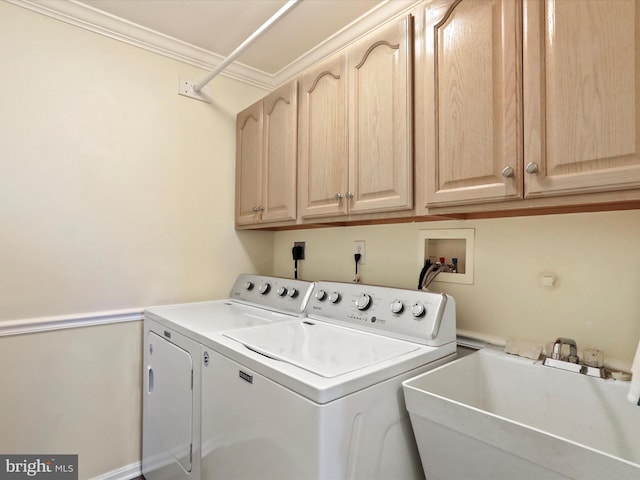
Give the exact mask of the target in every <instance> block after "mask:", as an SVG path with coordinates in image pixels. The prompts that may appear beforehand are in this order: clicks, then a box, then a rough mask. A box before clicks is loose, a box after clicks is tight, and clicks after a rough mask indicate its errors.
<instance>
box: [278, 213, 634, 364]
mask: <svg viewBox="0 0 640 480" xmlns="http://www.w3.org/2000/svg"><path fill="white" fill-rule="evenodd" d="M441 228H474V229H475V282H474V284H473V285H460V284H451V283H443V282H435V283H434V284H433V285H432V288H431V289H432V290H441V291H445V292H447V293H450V294H452V295H453V296H454V297H455V299H456V302H457V307H458V310H457V311H458V318H457V320H458V328H461V329H465V330H469V331H472V332H476V333H480V334H482V335H484V336H489V337H491V336H496V337H502V338H508V337H516V338H520V339H525V340H531V341H535V342H538V343H545V342H548V341H552V340H555V338H556V337H559V336H566V337H571V338H574V339H575V340H576V341H577V342H578V346H579V348H580V349H583V348H598V349H600V350H603V351H604V353H605V358H606V361H607V362H608V363H609V364H613V365H616V366H618V368H620V367H626V368H628V367H629V365H630V363H631V361H632V359H633V354H634V352H635V347H636V346H637V345H638V339H639V338H640V245H639V244H638V239H639V238H640V211H638V210H630V211H624V212H603V213H585V214H568V215H551V216H540V217H521V218H504V219H491V220H473V221H471V220H468V221H438V222H425V223H407V224H395V225H378V226H360V227H335V228H327V229H316V230H304V231H283V232H277V233H276V234H275V259H274V273H275V274H276V275H281V276H291V275H292V272H293V262H292V260H291V247H292V245H293V242H294V241H305V242H306V252H305V257H306V258H305V260H304V261H301V262H300V263H299V267H298V268H299V275H300V277H301V278H303V279H309V280H319V279H326V280H336V281H347V282H349V281H351V280H352V279H353V271H354V262H353V241H354V240H365V241H366V257H367V263H366V265H363V266H361V267H360V269H359V273H360V274H361V279H362V281H363V282H365V283H373V284H380V285H388V286H395V287H402V288H416V287H417V283H418V273H419V271H420V266H421V265H420V264H419V261H418V234H419V231H420V230H421V229H441ZM543 272H553V273H555V274H556V275H557V276H558V278H559V282H560V283H559V286H558V288H555V289H552V290H549V289H547V288H544V287H542V286H540V284H539V276H540V274H541V273H543Z"/></svg>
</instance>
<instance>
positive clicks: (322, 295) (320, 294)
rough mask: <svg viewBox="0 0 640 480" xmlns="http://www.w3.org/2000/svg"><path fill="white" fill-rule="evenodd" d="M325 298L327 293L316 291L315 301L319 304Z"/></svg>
mask: <svg viewBox="0 0 640 480" xmlns="http://www.w3.org/2000/svg"><path fill="white" fill-rule="evenodd" d="M326 296H327V292H325V291H324V290H322V289H320V290H318V291H317V292H316V294H315V297H316V300H318V301H320V302H321V301H323V300H324V299H325V298H326Z"/></svg>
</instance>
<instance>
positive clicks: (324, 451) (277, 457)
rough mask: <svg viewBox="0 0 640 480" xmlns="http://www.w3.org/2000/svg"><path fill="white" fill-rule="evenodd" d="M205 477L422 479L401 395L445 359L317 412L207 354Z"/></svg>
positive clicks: (313, 405)
mask: <svg viewBox="0 0 640 480" xmlns="http://www.w3.org/2000/svg"><path fill="white" fill-rule="evenodd" d="M208 352H209V353H210V358H209V364H208V366H203V367H202V372H203V373H202V393H203V398H204V399H205V400H204V401H203V405H202V422H203V430H202V444H203V445H202V447H203V448H202V465H201V468H202V478H206V479H217V478H220V479H225V480H227V479H229V480H233V479H237V480H239V479H242V480H246V479H262V480H266V479H278V480H289V479H291V480H293V479H295V480H299V479H305V480H313V479H315V480H323V479H339V478H360V479H373V478H380V479H383V478H394V479H420V478H423V473H422V469H421V466H420V461H419V456H418V451H417V447H416V446H415V442H414V440H413V433H412V430H411V426H410V422H409V418H408V415H407V412H406V410H405V407H404V401H403V399H402V395H401V394H399V389H400V385H401V382H402V380H404V379H408V378H411V377H412V376H415V375H416V374H417V373H418V372H423V371H426V370H427V369H428V368H434V367H435V366H437V365H440V364H442V362H443V361H444V360H442V359H440V360H439V361H436V362H434V363H433V364H430V365H429V366H428V367H427V366H423V367H420V368H418V369H414V370H411V371H409V372H405V373H404V374H402V375H400V376H397V377H394V378H392V379H389V380H386V381H384V382H381V383H378V384H376V385H373V386H370V387H369V388H366V389H364V390H361V391H358V392H356V393H354V394H352V395H348V396H346V397H342V398H340V399H338V400H336V401H333V402H330V403H328V404H325V405H319V404H317V403H315V402H312V401H310V400H309V399H306V398H304V397H301V396H299V395H297V394H296V393H294V392H292V391H290V390H289V389H287V388H285V387H283V386H282V385H279V384H278V383H276V382H273V381H272V380H270V379H268V378H266V377H264V376H262V375H261V374H259V373H257V372H256V371H254V370H251V369H249V368H247V367H245V366H244V365H242V364H240V363H238V362H235V361H233V360H231V359H229V358H227V357H225V356H223V355H220V354H218V353H216V352H213V351H211V350H208Z"/></svg>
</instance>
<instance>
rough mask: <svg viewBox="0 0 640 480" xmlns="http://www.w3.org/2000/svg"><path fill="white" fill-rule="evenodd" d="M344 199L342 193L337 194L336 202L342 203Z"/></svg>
mask: <svg viewBox="0 0 640 480" xmlns="http://www.w3.org/2000/svg"><path fill="white" fill-rule="evenodd" d="M342 198H343V196H342V194H341V193H336V200H338V201H341V200H342Z"/></svg>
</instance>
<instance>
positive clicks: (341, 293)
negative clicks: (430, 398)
mask: <svg viewBox="0 0 640 480" xmlns="http://www.w3.org/2000/svg"><path fill="white" fill-rule="evenodd" d="M455 308H456V307H455V300H454V299H453V297H450V296H448V295H445V294H440V293H433V292H426V291H422V290H405V289H399V288H391V287H381V286H373V285H363V284H354V283H339V282H317V283H316V286H315V289H314V290H313V293H312V295H311V298H310V299H309V303H308V305H307V315H308V316H309V317H310V318H315V319H318V320H322V321H326V322H330V323H335V324H342V325H344V326H348V327H350V328H359V329H361V330H367V331H370V332H372V333H378V334H383V335H387V336H391V337H395V338H400V339H403V340H409V341H414V342H417V343H422V344H426V345H432V346H440V345H443V344H445V343H448V342H452V341H455V339H456V312H455Z"/></svg>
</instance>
